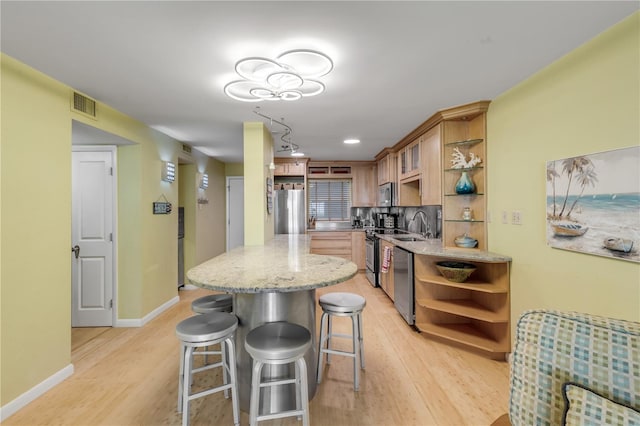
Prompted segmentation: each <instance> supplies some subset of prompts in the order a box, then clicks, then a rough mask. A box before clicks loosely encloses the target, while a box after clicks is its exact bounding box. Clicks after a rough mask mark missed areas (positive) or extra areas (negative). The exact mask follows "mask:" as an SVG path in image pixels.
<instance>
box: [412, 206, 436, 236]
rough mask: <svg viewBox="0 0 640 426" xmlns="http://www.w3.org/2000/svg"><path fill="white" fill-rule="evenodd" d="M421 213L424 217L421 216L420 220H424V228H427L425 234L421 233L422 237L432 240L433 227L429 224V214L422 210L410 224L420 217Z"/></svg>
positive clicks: (414, 216)
mask: <svg viewBox="0 0 640 426" xmlns="http://www.w3.org/2000/svg"><path fill="white" fill-rule="evenodd" d="M419 213H422V215H421V216H420V219H422V223H423V224H424V228H425V232H420V235H422V236H423V237H425V238H431V227H430V226H429V223H428V222H427V214H426V213H425V212H423V211H422V210H418V211H417V212H416V214H414V215H413V217H412V218H411V220H410V221H409V223H411V222H413V221H415V220H416V216H418V214H419ZM420 228H422V226H420Z"/></svg>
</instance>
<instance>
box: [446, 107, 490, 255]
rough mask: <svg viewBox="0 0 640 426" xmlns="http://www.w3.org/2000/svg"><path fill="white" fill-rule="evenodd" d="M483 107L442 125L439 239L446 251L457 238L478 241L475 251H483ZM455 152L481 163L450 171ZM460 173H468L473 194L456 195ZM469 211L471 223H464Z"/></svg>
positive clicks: (484, 110)
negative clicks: (463, 237)
mask: <svg viewBox="0 0 640 426" xmlns="http://www.w3.org/2000/svg"><path fill="white" fill-rule="evenodd" d="M486 107H488V104H486V105H484V104H481V105H477V106H476V107H475V109H474V110H472V111H466V112H465V113H464V115H460V114H457V115H454V116H451V117H449V118H448V119H446V120H445V121H444V131H443V138H442V164H443V166H444V168H443V179H442V194H443V195H444V196H443V197H442V198H443V200H442V203H443V204H442V213H443V224H442V228H443V229H442V234H443V235H442V237H443V244H444V246H445V247H457V246H456V245H455V242H454V240H455V239H456V237H459V236H461V235H464V234H467V235H468V236H469V237H472V238H475V239H476V240H478V245H477V246H476V247H475V248H474V249H461V250H486V249H487V231H486V223H485V222H486V211H487V208H486V197H485V190H486V168H487V164H486V160H487V156H486V109H485V108H486ZM454 149H458V150H459V151H460V152H461V153H463V154H464V155H465V157H466V158H467V160H468V159H469V155H470V154H471V153H473V154H475V155H476V156H478V157H480V158H481V159H482V162H481V163H479V164H477V165H476V166H474V167H469V168H459V169H454V168H451V159H452V158H453V152H454ZM462 172H467V174H468V175H469V177H470V178H471V180H472V181H473V183H474V184H475V187H476V189H475V191H474V193H472V194H457V193H456V191H455V186H456V183H457V181H458V179H459V178H460V175H461V173H462ZM465 207H469V208H470V209H471V210H472V212H473V220H463V219H462V211H463V210H464V208H465Z"/></svg>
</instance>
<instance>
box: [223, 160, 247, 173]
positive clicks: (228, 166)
mask: <svg viewBox="0 0 640 426" xmlns="http://www.w3.org/2000/svg"><path fill="white" fill-rule="evenodd" d="M224 174H225V175H226V176H244V164H243V163H225V164H224Z"/></svg>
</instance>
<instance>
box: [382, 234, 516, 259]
mask: <svg viewBox="0 0 640 426" xmlns="http://www.w3.org/2000/svg"><path fill="white" fill-rule="evenodd" d="M377 235H378V237H379V238H381V239H383V240H386V241H389V242H390V243H392V244H394V245H396V246H398V247H400V248H403V249H405V250H407V251H410V252H412V253H413V254H422V255H427V256H440V257H450V258H455V259H460V260H468V261H476V262H489V263H491V262H496V263H500V262H511V258H510V257H509V256H504V255H502V254H498V253H492V252H490V251H486V250H477V249H465V248H445V247H443V245H442V240H441V239H435V238H434V239H427V240H424V241H400V240H397V239H396V238H394V235H393V234H389V235H385V234H377ZM403 236H414V237H420V235H418V234H406V235H403Z"/></svg>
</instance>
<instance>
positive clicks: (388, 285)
mask: <svg viewBox="0 0 640 426" xmlns="http://www.w3.org/2000/svg"><path fill="white" fill-rule="evenodd" d="M385 247H388V248H389V255H388V256H389V268H388V269H387V272H383V271H382V265H383V262H384V252H385ZM393 247H394V245H393V244H392V243H390V242H389V241H385V240H380V257H379V259H380V288H382V290H383V291H384V292H385V293H387V296H389V297H390V298H391V300H394V294H393V293H394V285H393Z"/></svg>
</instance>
